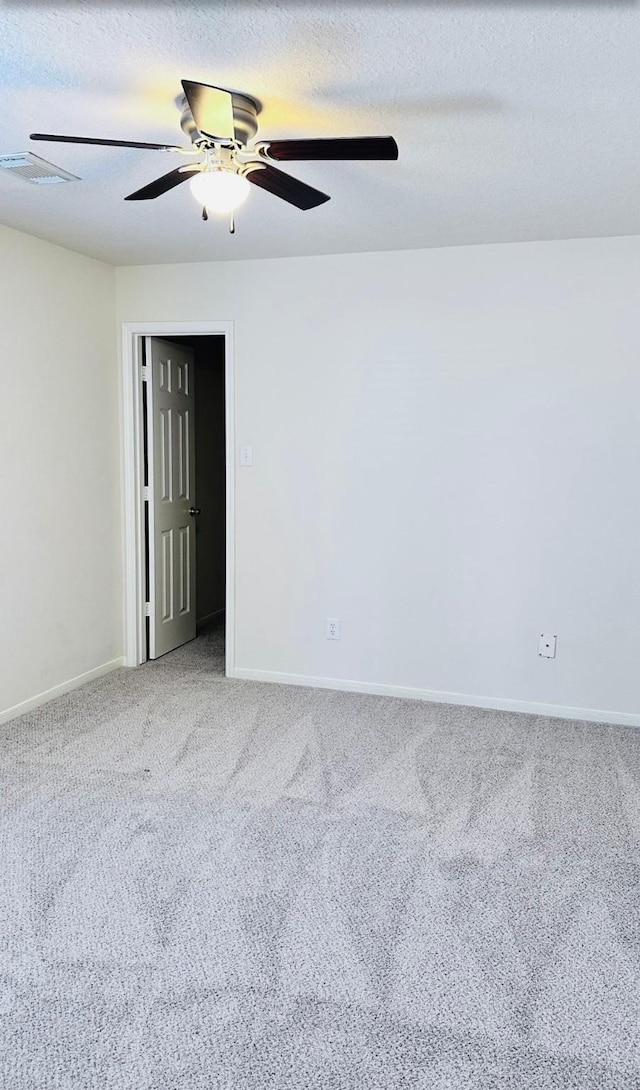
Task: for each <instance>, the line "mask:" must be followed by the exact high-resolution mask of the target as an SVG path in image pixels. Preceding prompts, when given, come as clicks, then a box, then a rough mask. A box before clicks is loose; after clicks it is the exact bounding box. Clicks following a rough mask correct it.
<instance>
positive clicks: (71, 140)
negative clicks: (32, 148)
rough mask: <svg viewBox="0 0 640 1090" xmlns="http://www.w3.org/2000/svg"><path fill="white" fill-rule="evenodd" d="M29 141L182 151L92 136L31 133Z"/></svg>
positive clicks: (137, 141)
mask: <svg viewBox="0 0 640 1090" xmlns="http://www.w3.org/2000/svg"><path fill="white" fill-rule="evenodd" d="M29 139H30V140H55V141H57V142H58V143H60V144H100V145H105V146H106V147H110V148H149V149H150V150H151V151H182V148H179V147H178V146H177V145H176V144H146V143H144V142H143V141H142V140H101V139H99V137H94V136H54V135H53V134H52V133H46V132H32V133H31V135H30V137H29Z"/></svg>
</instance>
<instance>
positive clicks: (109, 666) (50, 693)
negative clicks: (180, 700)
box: [0, 658, 126, 723]
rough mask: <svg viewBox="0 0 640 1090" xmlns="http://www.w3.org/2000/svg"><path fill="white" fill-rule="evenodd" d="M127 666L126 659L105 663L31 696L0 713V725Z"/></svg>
mask: <svg viewBox="0 0 640 1090" xmlns="http://www.w3.org/2000/svg"><path fill="white" fill-rule="evenodd" d="M125 665H126V660H125V659H124V658H119V659H112V660H111V662H103V664H102V666H96V667H95V669H94V670H87V672H86V673H85V674H78V676H77V677H72V678H70V679H69V681H63V682H62V684H61V685H54V687H53V689H46V690H45V692H43V693H38V694H37V695H36V696H31V697H29V699H28V700H23V701H22V702H21V703H20V704H14V705H13V707H12V708H6V709H5V710H4V711H0V723H7V722H8V721H9V720H10V719H15V718H16V717H17V716H18V715H24V713H25V712H30V711H32V710H33V708H39V707H40V705H41V704H47V703H48V702H49V701H50V700H55V698H56V697H57V696H62V695H63V693H70V692H71V690H72V689H79V688H80V686H81V685H86V683H87V682H88V681H93V680H94V679H95V678H97V677H102V676H103V674H110V673H111V671H112V670H117V669H118V667H119V666H125Z"/></svg>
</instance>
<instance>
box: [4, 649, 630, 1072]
mask: <svg viewBox="0 0 640 1090" xmlns="http://www.w3.org/2000/svg"><path fill="white" fill-rule="evenodd" d="M221 647H222V642H221V635H220V633H219V632H216V631H212V632H210V633H208V634H207V635H205V636H203V637H201V638H200V639H198V640H197V641H195V642H194V643H192V644H190V645H189V646H188V647H185V648H182V649H181V650H180V651H177V652H174V653H173V654H172V655H169V656H166V657H165V658H164V659H162V660H160V661H159V662H158V663H151V664H148V665H147V666H144V667H141V668H140V669H138V670H131V671H127V670H119V671H117V672H116V673H114V674H111V675H109V676H108V677H106V678H103V679H101V680H99V681H96V682H93V683H92V684H91V685H89V686H86V687H85V688H84V689H83V690H81V691H78V692H75V693H72V694H69V695H67V696H64V697H61V698H60V699H59V700H57V701H55V702H54V703H52V704H49V705H47V706H46V707H44V708H41V709H39V710H38V711H37V712H34V713H33V714H30V715H27V716H24V717H23V718H22V719H20V720H16V721H14V722H13V723H10V724H8V725H7V726H5V727H3V728H0V769H1V775H2V786H3V796H2V814H1V821H0V831H1V835H2V866H3V872H4V873H3V876H2V882H1V884H0V918H1V921H2V936H3V937H2V945H1V947H0V1057H1V1058H0V1080H1V1081H0V1085H1V1086H2V1088H3V1090H5V1088H6V1090H60V1088H64V1090H94V1088H95V1090H264V1088H278V1090H310V1088H313V1090H351V1088H354V1090H355V1088H358V1090H384V1088H387V1087H388V1088H394V1090H396V1088H400V1090H404V1088H411V1090H481V1088H482V1090H494V1088H495V1090H497V1088H500V1090H506V1088H509V1090H516V1088H517V1090H527V1088H535V1090H556V1088H558V1090H560V1088H561V1090H596V1088H597V1090H634V1088H638V1087H640V1048H639V1044H638V1027H639V1025H640V910H639V903H640V902H639V886H638V879H639V877H640V731H634V730H633V729H628V728H622V727H608V726H598V725H594V724H586V723H575V722H566V721H561V720H550V719H537V718H534V717H529V716H516V715H511V714H507V713H495V712H486V711H475V710H472V709H465V708H454V707H446V706H438V705H429V704H422V703H413V702H410V701H403V700H391V699H388V698H384V697H366V696H359V695H352V694H340V693H334V692H327V691H312V690H308V689H297V688H292V687H291V688H290V687H279V686H270V685H258V684H254V683H251V682H240V681H227V680H226V679H225V678H224V677H223V672H222V659H221V657H220V652H221Z"/></svg>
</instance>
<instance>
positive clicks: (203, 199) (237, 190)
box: [189, 167, 251, 214]
mask: <svg viewBox="0 0 640 1090" xmlns="http://www.w3.org/2000/svg"><path fill="white" fill-rule="evenodd" d="M189 186H190V188H191V192H192V193H193V195H194V197H195V198H196V200H197V201H198V204H201V205H202V206H203V208H206V209H207V211H208V212H219V213H221V214H224V213H225V212H233V211H234V209H236V208H238V207H239V206H240V205H241V204H242V202H243V201H246V199H247V197H248V195H249V190H250V188H251V186H250V185H249V182H248V181H247V179H246V178H243V177H242V175H241V174H236V173H235V171H233V170H225V169H224V168H222V167H215V168H214V169H213V170H202V171H200V172H199V173H198V174H195V175H194V176H193V178H192V179H191V181H190V182H189Z"/></svg>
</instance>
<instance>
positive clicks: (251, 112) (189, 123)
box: [176, 91, 262, 144]
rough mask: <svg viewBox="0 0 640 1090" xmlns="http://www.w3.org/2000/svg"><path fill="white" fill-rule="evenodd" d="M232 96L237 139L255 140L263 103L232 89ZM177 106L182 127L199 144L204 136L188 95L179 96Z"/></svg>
mask: <svg viewBox="0 0 640 1090" xmlns="http://www.w3.org/2000/svg"><path fill="white" fill-rule="evenodd" d="M231 98H232V100H233V122H234V127H235V130H236V139H237V140H239V141H240V142H241V143H243V144H248V142H249V140H253V137H254V136H255V135H256V133H257V131H258V114H259V113H260V110H261V109H262V104H261V103H260V102H259V101H258V99H257V98H252V97H251V95H245V94H241V93H240V92H238V91H232V92H231ZM176 106H177V107H178V109H179V110H180V127H181V128H182V131H183V132H184V133H186V135H187V136H188V137H189V138H190V139H191V141H192V142H193V143H194V144H197V143H198V142H199V141H201V140H202V136H201V135H200V132H199V131H198V129H196V124H195V121H194V120H193V115H192V113H191V110H190V109H189V103H188V102H187V97H186V95H179V96H178V98H177V99H176Z"/></svg>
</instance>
